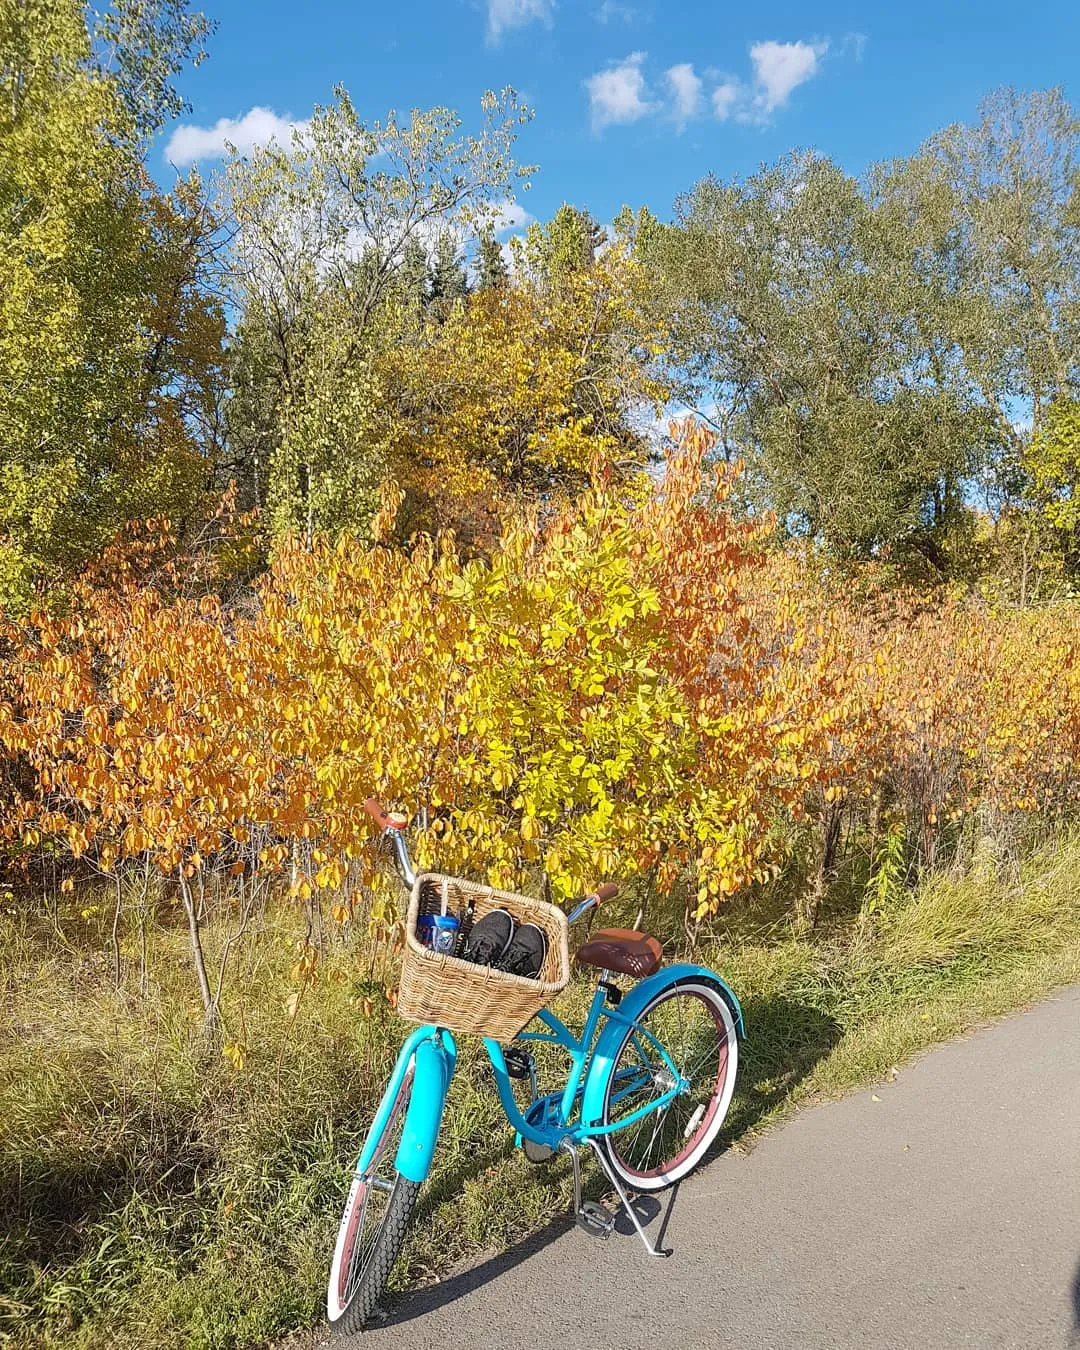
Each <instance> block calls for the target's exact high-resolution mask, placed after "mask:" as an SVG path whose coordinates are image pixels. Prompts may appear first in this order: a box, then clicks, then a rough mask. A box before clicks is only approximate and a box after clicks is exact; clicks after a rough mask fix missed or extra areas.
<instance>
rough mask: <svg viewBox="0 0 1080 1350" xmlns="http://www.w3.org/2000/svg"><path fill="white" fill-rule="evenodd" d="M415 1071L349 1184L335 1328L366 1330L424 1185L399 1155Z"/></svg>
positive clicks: (332, 1297)
mask: <svg viewBox="0 0 1080 1350" xmlns="http://www.w3.org/2000/svg"><path fill="white" fill-rule="evenodd" d="M413 1074H414V1069H413V1066H412V1065H410V1066H409V1068H408V1070H407V1072H406V1074H405V1077H404V1078H403V1079H402V1081H401V1087H400V1088H399V1089H398V1094H397V1097H396V1098H395V1099H394V1104H393V1106H392V1108H391V1110H390V1114H389V1116H388V1117H387V1120H386V1124H385V1126H384V1127H383V1130H382V1135H381V1137H380V1138H379V1141H378V1144H377V1145H376V1147H375V1153H374V1155H373V1157H372V1159H371V1163H370V1165H369V1167H368V1169H367V1171H366V1172H363V1173H360V1172H357V1173H356V1174H355V1175H354V1176H353V1179H352V1184H351V1185H350V1187H349V1195H348V1199H347V1200H346V1202H345V1212H344V1214H343V1215H342V1217H341V1226H340V1228H339V1229H338V1237H337V1244H336V1246H335V1248H334V1259H333V1262H332V1263H331V1266H330V1281H329V1284H328V1286H327V1291H326V1316H327V1318H328V1320H329V1322H330V1325H331V1327H333V1328H334V1329H335V1330H341V1331H344V1332H355V1331H359V1330H361V1328H362V1327H363V1326H364V1324H365V1323H366V1322H367V1321H368V1319H369V1318H370V1317H371V1314H372V1313H373V1312H374V1310H375V1305H376V1304H377V1303H378V1301H379V1298H380V1297H381V1296H382V1292H383V1290H384V1289H385V1287H386V1282H387V1280H388V1279H389V1278H390V1272H391V1270H392V1269H393V1267H394V1262H395V1261H396V1260H397V1259H398V1256H399V1255H400V1254H401V1248H402V1247H403V1246H404V1243H405V1235H406V1233H407V1232H408V1229H409V1221H410V1219H411V1218H412V1212H413V1206H414V1205H415V1204H416V1197H417V1195H418V1194H419V1191H420V1185H419V1183H418V1182H415V1181H410V1180H409V1179H408V1177H404V1176H402V1175H401V1173H400V1172H399V1171H398V1170H397V1168H396V1167H395V1166H394V1160H395V1158H396V1156H397V1149H398V1144H399V1143H400V1142H401V1134H402V1129H403V1127H404V1124H405V1115H406V1112H407V1111H408V1108H409V1099H410V1097H411V1095H412V1085H413Z"/></svg>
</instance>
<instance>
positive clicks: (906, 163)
mask: <svg viewBox="0 0 1080 1350" xmlns="http://www.w3.org/2000/svg"><path fill="white" fill-rule="evenodd" d="M871 188H872V192H873V196H874V199H875V201H877V202H878V203H879V204H880V208H881V210H882V211H884V212H886V213H887V214H888V215H889V217H890V219H891V221H892V224H893V226H894V229H895V234H894V241H895V250H896V258H897V264H898V266H899V267H902V268H904V269H906V270H908V271H910V272H911V273H914V274H915V275H916V276H918V277H920V278H922V279H924V280H925V283H926V286H925V289H926V293H927V294H928V296H929V298H930V299H931V301H932V308H930V309H929V310H928V311H925V312H923V313H918V312H916V313H913V315H912V318H913V320H914V321H916V322H919V323H921V324H922V325H923V326H924V327H928V326H930V325H932V328H933V332H934V342H935V345H936V348H937V351H938V353H939V357H940V359H946V358H947V359H949V360H951V361H954V362H956V363H957V364H958V366H959V368H960V373H961V375H962V378H963V380H964V382H965V384H966V385H967V386H968V387H969V388H970V389H971V390H972V392H973V394H974V396H975V397H977V398H978V399H979V400H980V402H981V403H982V404H983V406H984V407H985V408H986V409H987V410H988V412H989V413H990V415H991V416H992V417H993V418H994V421H995V423H996V426H997V430H998V433H999V437H1000V440H1001V442H1002V443H1003V444H1004V445H1006V446H1008V447H1009V448H1010V450H1011V454H1012V458H1013V460H1014V461H1015V458H1016V457H1017V456H1019V455H1020V454H1021V452H1022V450H1023V446H1024V442H1025V439H1026V433H1025V431H1024V429H1023V428H1024V424H1025V422H1027V421H1028V419H1030V422H1031V423H1032V424H1033V425H1034V426H1035V427H1036V428H1037V427H1039V426H1040V425H1041V423H1042V419H1043V412H1044V410H1045V409H1046V408H1048V407H1049V406H1050V405H1051V404H1052V403H1053V402H1054V400H1055V399H1056V398H1058V397H1059V396H1061V395H1064V394H1068V393H1069V392H1070V391H1075V390H1076V389H1077V388H1078V387H1080V119H1078V118H1077V115H1076V113H1075V112H1074V110H1073V109H1072V108H1071V107H1070V105H1069V104H1068V102H1067V101H1066V100H1065V98H1064V96H1063V94H1062V93H1061V91H1060V90H1058V89H1051V90H1046V91H1041V92H1036V93H1030V94H1018V93H1016V92H1015V91H1014V90H1011V89H1003V90H999V91H998V92H997V93H995V94H993V95H991V96H990V97H989V98H987V99H986V100H985V101H984V103H983V104H982V107H981V109H980V116H979V120H978V122H977V123H976V124H975V125H973V126H963V125H957V126H951V127H947V128H946V129H945V130H944V131H941V132H938V133H937V134H936V135H934V136H932V137H930V139H929V140H928V141H927V142H926V144H925V145H924V146H923V147H922V148H921V149H920V150H919V152H918V154H916V155H914V156H913V157H911V158H910V159H907V160H901V161H897V162H894V163H889V164H884V165H880V166H878V167H877V168H876V169H875V170H874V171H873V173H872V175H871ZM923 340H924V343H925V342H926V341H927V338H925V337H924V339H923ZM1005 467H1006V470H1009V469H1010V468H1011V465H1010V464H1006V466H1005Z"/></svg>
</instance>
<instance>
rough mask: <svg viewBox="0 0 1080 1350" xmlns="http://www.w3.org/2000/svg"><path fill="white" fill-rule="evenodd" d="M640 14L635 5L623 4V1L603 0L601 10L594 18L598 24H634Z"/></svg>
mask: <svg viewBox="0 0 1080 1350" xmlns="http://www.w3.org/2000/svg"><path fill="white" fill-rule="evenodd" d="M637 15H638V12H637V10H636V9H635V8H634V6H633V5H626V4H623V3H621V0H603V3H602V4H601V6H600V8H599V9H598V10H597V11H596V13H595V15H594V16H593V17H594V18H595V19H596V22H597V23H603V24H608V23H614V22H615V21H616V20H618V21H619V22H621V23H633V22H634V20H635V19H636V18H637Z"/></svg>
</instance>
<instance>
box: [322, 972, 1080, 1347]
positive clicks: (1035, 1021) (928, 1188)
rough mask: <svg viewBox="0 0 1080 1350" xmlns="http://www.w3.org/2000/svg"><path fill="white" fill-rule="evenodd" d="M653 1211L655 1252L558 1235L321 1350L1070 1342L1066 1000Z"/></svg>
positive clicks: (1079, 1050) (1077, 1117)
mask: <svg viewBox="0 0 1080 1350" xmlns="http://www.w3.org/2000/svg"><path fill="white" fill-rule="evenodd" d="M748 1032H749V1034H750V1035H753V1027H752V1026H751V1027H748ZM875 1096H876V1097H878V1098H880V1100H878V1101H874V1100H873V1097H875ZM664 1203H665V1208H666V1203H667V1198H666V1197H664ZM663 1217H664V1216H663V1214H657V1215H656V1217H655V1219H654V1220H653V1223H652V1226H651V1228H652V1231H655V1230H656V1229H657V1228H658V1227H659V1225H660V1223H661V1222H663ZM668 1218H669V1222H668V1227H667V1232H666V1241H667V1244H668V1245H669V1246H671V1247H672V1248H673V1249H674V1255H673V1256H672V1257H671V1258H670V1259H668V1260H650V1258H648V1257H647V1256H646V1254H645V1251H644V1248H643V1247H642V1246H641V1244H640V1242H639V1241H638V1239H637V1238H636V1237H634V1236H632V1235H630V1234H626V1235H624V1234H621V1233H616V1234H614V1235H613V1236H612V1237H611V1238H610V1239H608V1240H607V1241H597V1240H595V1239H590V1238H589V1237H587V1236H586V1235H585V1234H584V1233H581V1232H579V1231H578V1230H577V1229H575V1228H573V1227H570V1226H569V1225H568V1224H565V1223H564V1224H557V1225H555V1227H554V1228H552V1229H550V1230H549V1231H548V1232H546V1233H544V1234H541V1235H540V1236H539V1237H538V1238H536V1239H534V1240H533V1241H532V1242H530V1243H528V1244H525V1245H524V1246H523V1247H520V1248H518V1249H516V1250H514V1251H512V1252H510V1253H508V1254H506V1255H503V1256H500V1257H494V1258H492V1259H491V1260H489V1261H487V1262H483V1263H481V1264H480V1265H479V1266H478V1267H475V1268H473V1269H470V1270H467V1271H462V1272H459V1273H456V1274H454V1275H451V1276H450V1277H449V1278H448V1279H447V1280H445V1281H444V1282H443V1283H442V1284H440V1285H437V1286H434V1287H432V1288H430V1289H425V1290H420V1291H418V1292H417V1293H416V1294H414V1295H412V1296H410V1297H408V1298H406V1299H404V1300H403V1301H402V1302H401V1303H399V1304H398V1306H397V1307H396V1308H395V1310H394V1311H393V1313H392V1314H391V1316H390V1318H389V1320H388V1321H387V1322H386V1323H385V1324H383V1325H381V1326H379V1327H376V1328H374V1329H372V1330H370V1331H368V1332H365V1333H364V1334H363V1335H362V1336H360V1337H357V1338H355V1339H353V1340H351V1341H349V1340H345V1339H341V1340H337V1341H335V1342H334V1344H335V1345H336V1346H337V1347H340V1350H347V1347H348V1350H391V1348H392V1350H487V1348H488V1347H490V1348H491V1350H524V1347H529V1348H530V1350H531V1348H532V1347H536V1346H544V1347H548V1346H560V1345H561V1346H565V1347H567V1350H584V1347H597V1348H598V1350H604V1348H610V1350H699V1348H700V1350H713V1348H714V1347H733V1348H735V1347H737V1348H738V1350H789V1348H790V1350H856V1348H857V1350H893V1348H894V1347H897V1348H900V1347H902V1348H903V1350H915V1348H916V1347H917V1348H918V1350H956V1348H957V1347H971V1348H972V1350H1066V1347H1080V1333H1078V1327H1080V988H1077V989H1072V990H1069V991H1067V992H1066V993H1063V994H1061V995H1059V996H1057V997H1056V998H1053V999H1051V1000H1049V1001H1047V1002H1046V1003H1043V1004H1040V1005H1039V1006H1038V1007H1036V1008H1034V1009H1032V1010H1030V1011H1028V1012H1025V1013H1022V1014H1019V1015H1017V1016H1015V1017H1011V1018H1009V1019H1007V1020H1005V1021H1003V1022H1000V1023H997V1024H996V1025H994V1026H991V1027H988V1028H986V1029H984V1030H981V1031H979V1032H977V1033H976V1034H975V1035H973V1036H971V1037H968V1038H966V1039H963V1040H960V1041H954V1042H952V1043H950V1044H948V1045H945V1046H942V1047H940V1048H939V1049H936V1050H934V1051H932V1052H930V1053H929V1054H927V1055H926V1056H924V1057H923V1058H922V1059H921V1060H919V1061H917V1062H916V1063H915V1064H913V1065H911V1066H909V1067H908V1068H906V1069H903V1070H902V1071H901V1073H900V1075H899V1076H898V1078H897V1079H896V1080H895V1081H894V1082H891V1083H888V1084H885V1085H882V1086H879V1087H877V1088H875V1089H873V1090H872V1091H871V1090H866V1091H861V1092H858V1093H856V1094H854V1095H852V1096H850V1097H847V1098H845V1099H844V1100H842V1101H839V1102H833V1103H829V1104H825V1105H821V1106H814V1107H811V1108H809V1109H806V1110H804V1111H801V1112H800V1113H799V1114H798V1115H797V1116H796V1117H795V1118H794V1119H793V1120H792V1121H791V1122H790V1123H789V1124H787V1125H786V1126H784V1127H783V1128H782V1129H779V1130H776V1131H775V1132H773V1133H772V1134H770V1135H767V1136H766V1137H765V1138H764V1139H763V1140H762V1141H761V1143H760V1144H759V1145H758V1146H757V1147H756V1148H755V1149H754V1150H753V1151H752V1152H751V1153H750V1154H749V1155H746V1156H739V1155H736V1154H727V1155H725V1156H723V1157H721V1158H719V1159H718V1160H717V1161H715V1162H714V1163H712V1164H711V1165H710V1166H708V1167H707V1168H705V1169H703V1170H702V1171H699V1172H698V1173H696V1174H695V1175H694V1176H692V1177H691V1178H689V1180H687V1181H686V1182H684V1183H683V1184H682V1186H681V1187H680V1188H679V1190H678V1192H677V1194H676V1195H675V1198H674V1203H673V1208H672V1212H671V1214H670V1215H669V1216H668Z"/></svg>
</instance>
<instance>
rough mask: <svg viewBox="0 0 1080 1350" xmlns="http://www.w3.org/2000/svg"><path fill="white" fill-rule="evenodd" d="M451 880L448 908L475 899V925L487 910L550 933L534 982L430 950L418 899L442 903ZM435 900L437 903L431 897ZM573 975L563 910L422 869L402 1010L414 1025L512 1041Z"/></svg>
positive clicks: (412, 909)
mask: <svg viewBox="0 0 1080 1350" xmlns="http://www.w3.org/2000/svg"><path fill="white" fill-rule="evenodd" d="M444 881H445V882H447V883H448V890H449V902H450V909H451V910H452V911H453V912H454V913H459V912H460V911H461V910H462V909H463V908H464V907H465V905H466V904H467V902H468V901H469V900H470V899H471V900H472V902H473V906H474V922H475V921H476V920H478V919H480V918H481V917H482V916H483V915H484V914H486V913H488V911H489V910H493V909H505V910H508V911H509V912H510V913H511V914H512V915H513V916H514V918H515V919H516V920H518V921H519V922H524V923H535V924H538V925H539V927H541V928H542V929H543V930H544V932H545V933H546V934H547V940H548V945H547V955H546V956H545V957H544V964H543V966H542V967H541V969H540V975H539V977H538V978H537V979H535V980H530V979H526V978H525V977H524V976H522V975H510V974H508V973H507V972H506V971H503V970H493V969H492V968H491V967H490V966H478V965H476V964H475V963H474V962H472V961H462V960H461V959H460V958H458V957H456V956H447V955H445V954H444V953H442V952H433V951H431V950H430V949H429V948H427V947H425V946H423V944H422V943H421V942H420V940H419V938H418V937H417V936H416V921H417V918H418V917H419V915H420V912H421V902H422V901H423V902H426V905H427V906H428V907H429V909H437V908H438V898H439V897H441V893H442V884H443V882H444ZM433 900H434V901H435V904H432V903H431V902H432V901H433ZM569 979H570V951H569V947H568V944H567V925H566V915H565V914H564V913H563V912H562V910H561V909H557V908H556V907H555V906H554V905H549V904H547V903H545V902H544V901H543V900H530V899H528V897H527V896H524V895H513V894H510V893H509V892H507V891H495V890H492V889H491V887H490V886H480V885H478V884H477V883H476V882H472V881H462V880H461V879H460V878H459V877H444V876H443V875H442V874H441V873H438V872H425V873H424V874H423V875H422V876H418V877H417V878H416V884H415V886H413V891H412V899H411V901H410V902H409V913H408V917H407V919H406V920H405V955H404V959H403V962H402V968H401V986H400V988H399V990H398V1005H397V1010H398V1012H399V1013H400V1014H401V1016H402V1017H404V1018H406V1019H407V1020H408V1021H410V1022H433V1023H435V1025H436V1026H440V1027H448V1028H449V1029H450V1030H451V1031H465V1032H473V1033H474V1034H475V1035H478V1036H491V1037H492V1038H494V1039H495V1040H502V1041H508V1040H510V1039H512V1038H513V1037H514V1036H516V1035H517V1033H518V1032H519V1031H520V1030H521V1028H522V1027H523V1026H525V1024H526V1023H527V1022H529V1021H530V1020H531V1019H532V1018H533V1017H535V1016H536V1014H537V1013H538V1012H539V1011H540V1009H541V1008H542V1007H543V1006H544V1004H545V1003H548V1002H550V1000H551V999H553V998H554V997H555V995H556V994H557V993H559V991H560V990H562V989H565V988H566V984H567V982H568V980H569Z"/></svg>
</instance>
